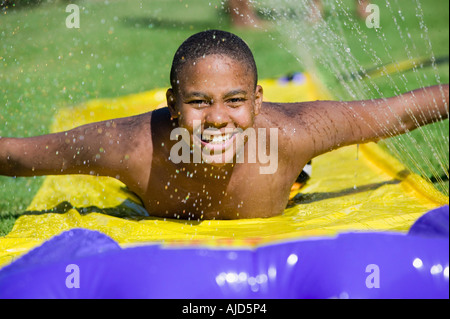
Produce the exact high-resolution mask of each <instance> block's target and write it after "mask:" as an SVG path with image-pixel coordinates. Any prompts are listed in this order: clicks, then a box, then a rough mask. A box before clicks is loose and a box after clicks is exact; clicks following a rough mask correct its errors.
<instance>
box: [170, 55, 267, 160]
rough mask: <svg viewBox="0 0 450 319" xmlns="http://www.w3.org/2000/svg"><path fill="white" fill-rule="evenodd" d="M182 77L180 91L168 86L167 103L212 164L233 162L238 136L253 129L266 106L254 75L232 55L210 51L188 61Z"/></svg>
mask: <svg viewBox="0 0 450 319" xmlns="http://www.w3.org/2000/svg"><path fill="white" fill-rule="evenodd" d="M178 81H179V84H178V90H177V92H174V90H172V89H169V90H168V92H167V102H168V106H169V109H170V112H171V115H172V117H173V118H176V119H177V121H178V124H179V126H180V127H183V128H186V129H187V130H188V131H189V133H190V136H191V140H190V145H194V146H195V145H196V146H197V147H200V148H201V150H202V159H203V160H204V161H205V162H207V163H211V164H214V165H222V164H224V163H230V162H232V161H233V158H234V156H235V155H236V152H237V149H236V146H235V145H236V140H237V139H238V138H239V139H240V138H242V135H241V133H242V132H243V131H245V130H246V129H247V128H249V127H253V124H254V120H255V116H256V115H257V114H258V113H259V111H260V108H261V105H262V98H263V94H262V88H261V87H260V86H257V87H256V89H255V83H254V76H253V74H251V72H249V68H247V67H246V66H245V65H243V64H242V63H241V62H238V61H236V60H234V59H232V58H230V57H227V56H222V55H209V56H205V57H204V58H199V59H198V60H196V61H195V63H193V64H192V65H185V66H184V67H183V69H182V70H181V71H180V72H179V74H178ZM196 124H197V125H198V124H200V125H201V127H194V125H196ZM198 130H200V132H201V133H198V132H199V131H198ZM194 132H195V134H194Z"/></svg>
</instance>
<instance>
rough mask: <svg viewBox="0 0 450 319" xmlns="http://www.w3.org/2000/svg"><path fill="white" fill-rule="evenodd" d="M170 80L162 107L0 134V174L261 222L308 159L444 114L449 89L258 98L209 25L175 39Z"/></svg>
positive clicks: (156, 206)
mask: <svg viewBox="0 0 450 319" xmlns="http://www.w3.org/2000/svg"><path fill="white" fill-rule="evenodd" d="M170 79H171V84H172V88H171V89H169V90H168V91H167V103H168V107H167V108H163V109H158V110H156V111H153V112H149V113H145V114H141V115H138V116H133V117H127V118H121V119H114V120H109V121H104V122H100V123H93V124H87V125H84V126H81V127H78V128H74V129H72V130H70V131H67V132H61V133H55V134H49V135H44V136H38V137H31V138H23V139H20V138H3V139H0V174H1V175H9V176H33V175H53V174H91V175H104V176H111V177H115V178H117V179H119V180H121V181H122V182H123V183H125V184H126V185H127V186H128V188H129V189H130V190H131V191H133V192H134V193H136V194H137V195H138V196H139V197H140V198H141V200H142V202H143V204H144V206H145V208H146V210H147V211H148V213H149V214H150V215H151V216H158V217H174V215H175V216H176V215H180V218H191V219H213V218H216V219H234V218H252V217H269V216H274V215H278V214H281V213H282V212H283V210H284V208H285V207H286V204H287V202H288V197H289V192H290V189H291V186H292V184H293V183H294V181H295V180H296V178H297V176H298V172H300V171H301V170H302V168H303V167H304V166H305V164H306V163H308V162H309V161H310V160H311V159H312V158H313V157H315V156H318V155H320V154H323V153H325V152H328V151H330V150H333V149H336V148H338V147H340V146H345V145H350V144H355V143H363V142H369V141H376V140H378V139H380V138H384V137H390V136H393V135H396V134H401V133H404V132H407V131H409V130H412V129H414V128H416V127H418V126H419V125H425V124H427V123H431V122H433V121H436V120H439V119H442V118H447V117H448V108H447V103H446V101H448V85H445V86H442V87H430V88H426V89H420V90H416V91H413V92H410V93H407V94H405V95H402V96H399V97H394V98H390V99H387V100H376V101H354V102H336V101H315V102H306V103H288V104H282V103H263V89H262V88H261V86H259V85H257V70H256V65H255V61H254V59H253V55H252V53H251V51H250V49H249V48H248V46H247V45H246V44H245V43H244V42H243V41H242V40H241V39H240V38H238V37H237V36H235V35H233V34H230V33H228V32H223V31H218V30H211V31H205V32H201V33H198V34H195V35H193V36H192V37H190V38H189V39H187V40H186V41H185V42H184V43H183V44H182V45H181V46H180V48H179V49H178V50H177V52H176V54H175V57H174V60H173V64H172V70H171V74H170ZM418 106H420V107H418ZM429 106H434V107H436V109H433V111H430V112H429V111H428V110H429V108H428V107H429ZM425 110H426V111H425ZM416 119H417V120H416ZM180 136H181V139H180ZM186 151H187V152H186ZM180 154H181V155H180Z"/></svg>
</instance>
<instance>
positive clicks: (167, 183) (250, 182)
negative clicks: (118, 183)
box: [140, 164, 295, 220]
mask: <svg viewBox="0 0 450 319" xmlns="http://www.w3.org/2000/svg"><path fill="white" fill-rule="evenodd" d="M210 168H211V167H209V169H210ZM230 175H231V176H229V175H228V174H226V173H223V172H222V173H220V172H217V171H214V170H211V169H210V170H209V171H208V169H206V170H205V167H201V166H199V167H198V169H197V170H195V169H193V170H192V169H191V170H188V169H187V168H186V169H176V170H166V169H160V170H159V171H157V172H155V171H153V172H152V176H151V178H150V181H149V185H148V188H147V192H146V193H145V194H141V195H140V197H141V199H142V200H143V202H144V204H145V207H146V209H147V211H148V212H149V214H150V215H151V216H157V217H163V218H179V219H191V220H202V219H237V218H254V217H270V216H274V215H278V214H280V213H282V211H283V209H284V208H285V207H286V204H287V201H288V197H289V190H290V186H291V184H292V183H291V181H290V180H291V179H292V177H290V176H284V174H283V172H281V171H280V172H279V173H278V174H277V173H275V174H260V172H259V167H258V165H256V164H254V165H250V166H246V167H244V166H242V167H235V169H234V170H233V172H232V173H231V174H230ZM294 178H295V177H294Z"/></svg>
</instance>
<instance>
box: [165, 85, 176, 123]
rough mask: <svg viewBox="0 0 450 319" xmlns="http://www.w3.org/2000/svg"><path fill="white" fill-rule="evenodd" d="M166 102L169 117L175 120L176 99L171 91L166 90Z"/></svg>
mask: <svg viewBox="0 0 450 319" xmlns="http://www.w3.org/2000/svg"><path fill="white" fill-rule="evenodd" d="M166 100H167V107H168V108H169V111H170V116H171V117H172V118H173V119H176V118H177V117H178V111H177V108H176V99H175V92H174V91H173V89H168V90H167V92H166Z"/></svg>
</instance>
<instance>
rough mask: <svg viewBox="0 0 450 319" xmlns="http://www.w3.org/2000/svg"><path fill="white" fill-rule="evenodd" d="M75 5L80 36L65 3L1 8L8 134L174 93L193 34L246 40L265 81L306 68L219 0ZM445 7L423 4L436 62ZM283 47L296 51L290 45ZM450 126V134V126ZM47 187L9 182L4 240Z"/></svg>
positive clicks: (396, 51)
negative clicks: (93, 103)
mask: <svg viewBox="0 0 450 319" xmlns="http://www.w3.org/2000/svg"><path fill="white" fill-rule="evenodd" d="M344 1H345V2H349V0H344ZM72 2H73V1H72ZM350 2H351V1H350ZM75 3H77V4H78V5H79V6H80V11H81V12H80V13H81V16H80V29H68V28H66V26H65V20H66V17H67V16H68V13H66V12H65V6H66V3H65V2H64V1H58V2H56V3H43V4H41V5H39V6H29V7H21V8H18V9H14V10H9V9H8V10H6V11H5V10H4V11H0V14H1V17H0V90H1V91H0V136H6V137H27V136H34V135H40V134H46V133H49V127H50V125H51V123H52V118H53V116H54V114H55V113H56V112H58V110H59V109H61V108H64V107H67V106H69V105H76V104H78V103H81V102H84V101H87V100H90V99H93V98H101V97H116V96H123V95H126V94H130V93H136V92H141V91H146V90H149V89H152V88H156V87H167V86H168V85H169V81H168V75H169V70H170V65H171V60H172V57H173V54H174V52H175V50H176V48H177V47H178V46H179V45H180V44H181V42H182V41H183V40H184V39H186V38H187V37H188V36H189V35H191V34H193V33H195V32H198V31H202V30H205V29H207V28H218V29H224V30H228V31H232V32H234V33H236V34H238V35H239V36H241V37H242V38H244V39H245V40H246V41H247V43H248V44H249V46H250V47H251V48H252V50H253V52H254V55H255V60H256V63H257V65H258V69H259V75H260V78H268V77H278V76H281V75H285V74H287V73H291V72H294V71H299V70H301V66H300V65H299V63H298V62H297V60H296V58H295V54H292V53H289V52H288V51H287V50H285V49H284V48H281V47H280V44H281V43H280V42H281V40H280V39H282V38H283V37H282V36H281V35H280V33H279V31H278V30H277V29H276V28H273V29H270V30H269V31H268V32H263V31H254V30H240V29H233V28H232V27H231V26H230V23H229V21H228V17H227V16H226V15H225V14H224V13H223V12H222V10H221V3H220V1H218V0H215V1H204V0H152V1H149V0H147V1H124V0H117V1H111V0H110V1H75ZM439 4H440V6H436V3H435V2H433V3H430V2H428V1H422V6H423V8H424V11H425V21H426V24H427V26H428V28H429V34H430V37H431V41H432V43H433V49H434V52H435V54H436V56H441V55H448V2H446V1H440V2H439ZM262 6H264V3H263V4H262ZM383 10H384V9H383ZM404 14H405V16H406V17H409V16H411V15H414V8H411V7H407V8H406V10H405V13H404ZM382 21H383V20H382ZM387 21H388V20H387ZM358 23H361V25H362V23H363V22H361V21H360V22H358ZM389 23H391V22H386V24H385V25H383V31H384V32H385V33H386V37H387V38H388V43H389V45H390V46H391V50H390V51H389V53H390V54H391V55H392V57H394V58H395V59H398V60H403V59H404V58H406V56H405V52H404V45H402V44H401V43H398V42H397V41H395V40H391V37H390V34H391V33H394V31H395V30H394V26H393V25H390V24H389ZM417 28H419V27H418V26H416V25H411V26H410V31H411V33H413V34H414V36H420V34H419V33H420V32H419V31H420V30H418V29H417ZM344 32H345V34H346V37H347V38H348V41H349V45H351V46H352V53H353V54H354V55H355V57H356V58H357V59H358V60H359V61H360V62H361V64H362V65H363V66H364V67H366V68H370V67H371V66H372V67H373V63H372V61H371V60H370V59H369V58H368V57H367V56H366V55H365V54H364V51H363V50H361V49H358V45H357V43H358V39H357V38H356V37H355V35H354V34H353V32H352V30H351V29H348V30H344ZM372 37H373V38H371V39H370V41H372V42H373V45H374V46H377V45H379V43H377V41H379V40H377V38H376V37H375V36H374V35H372ZM273 38H274V39H276V40H272V39H273ZM281 46H282V47H289V43H285V42H283V43H282V45H281ZM420 50H422V48H420ZM383 52H384V51H383ZM424 54H426V51H424ZM380 55H381V56H380V58H381V59H382V60H383V61H385V62H386V63H388V62H392V61H389V57H388V56H387V54H386V52H384V53H380ZM424 72H430V71H429V70H428V69H427V70H425V71H424ZM324 74H325V78H324V82H325V83H326V84H327V85H328V86H329V87H331V88H333V89H336V90H339V89H340V87H339V85H338V84H337V83H336V82H335V81H334V79H333V78H332V77H331V76H329V75H327V74H326V73H324ZM405 74H406V76H407V77H408V85H407V86H406V87H403V89H405V90H406V89H413V88H416V87H418V83H417V80H416V79H415V77H414V76H413V75H412V74H409V73H405ZM439 74H440V76H441V80H442V82H448V64H447V65H444V66H439ZM433 76H434V74H430V75H429V76H428V79H429V81H428V82H427V83H428V84H434V83H433V81H434V80H433ZM400 80H401V79H398V78H397V79H395V81H396V82H397V81H400ZM376 83H377V85H379V87H380V88H381V90H382V91H383V92H385V94H386V95H390V94H392V93H393V92H394V91H393V90H392V86H391V85H389V83H387V82H386V81H384V80H383V79H382V78H380V79H377V80H376ZM444 125H447V132H448V121H447V124H444ZM447 136H448V135H447ZM439 138H440V137H439V136H438V137H437V139H439ZM447 138H448V137H447ZM412 151H414V149H413V150H412ZM447 162H448V153H447ZM447 165H448V164H447ZM42 181H43V178H8V177H0V235H5V234H7V233H8V232H9V231H10V230H11V227H12V226H13V224H14V221H15V219H16V218H17V217H18V216H19V215H20V213H21V212H23V211H24V210H25V209H26V207H27V206H28V204H29V203H30V201H31V200H32V198H33V196H34V194H35V193H36V192H37V190H38V189H39V187H40V185H41V183H42ZM447 189H448V186H447Z"/></svg>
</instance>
